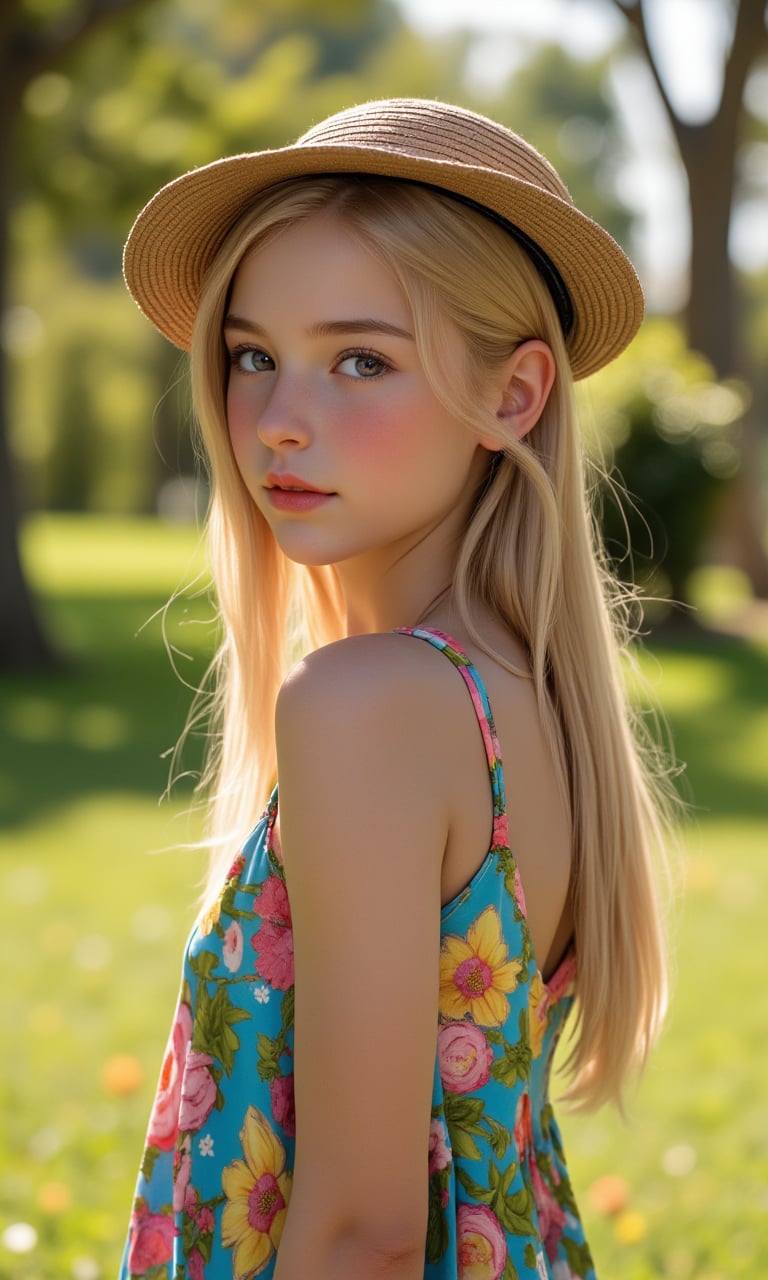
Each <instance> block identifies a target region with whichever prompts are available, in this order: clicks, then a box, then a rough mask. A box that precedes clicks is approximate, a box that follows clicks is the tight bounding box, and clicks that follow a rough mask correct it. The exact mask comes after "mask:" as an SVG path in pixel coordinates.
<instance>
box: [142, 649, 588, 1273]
mask: <svg viewBox="0 0 768 1280" xmlns="http://www.w3.org/2000/svg"><path fill="white" fill-rule="evenodd" d="M405 634H410V635H413V636H415V637H416V638H418V639H422V640H424V641H426V642H428V643H429V644H431V645H433V646H434V647H435V648H436V649H438V650H439V651H441V652H442V653H443V654H444V655H445V656H446V657H447V658H448V659H449V660H450V661H451V662H452V663H453V664H454V666H455V667H456V668H457V670H458V671H459V673H460V674H461V676H462V678H463V679H464V681H465V684H466V687H467V689H468V691H469V693H470V696H471V697H472V701H473V705H474V707H475V711H476V714H477V718H478V723H479V725H480V729H481V732H482V734H483V740H484V743H485V748H486V755H487V759H488V767H489V773H490V779H491V786H492V791H493V811H494V828H493V841H492V847H491V849H490V850H489V852H488V854H487V856H486V858H485V859H484V861H483V863H482V865H481V866H480V867H479V869H478V871H477V872H476V873H475V875H474V876H473V877H472V880H471V881H470V883H469V884H468V885H467V886H466V888H465V889H464V890H463V891H462V892H461V893H460V894H459V895H458V896H457V897H456V898H455V899H454V900H453V901H452V902H450V903H448V904H447V905H446V906H445V907H444V909H443V911H442V915H441V955H440V1000H439V1016H438V1027H437V1046H438V1047H437V1055H436V1061H435V1075H434V1088H433V1099H432V1118H431V1131H430V1142H429V1151H428V1152H426V1151H425V1153H424V1176H425V1178H426V1179H428V1184H429V1221H428V1229H427V1241H426V1253H425V1266H424V1277H425V1280H461V1278H462V1277H465V1278H469V1277H471V1278H472V1280H532V1278H533V1277H536V1278H537V1280H576V1278H579V1280H594V1271H593V1268H592V1262H591V1258H590V1254H589V1250H588V1248H587V1246H586V1243H585V1240H584V1234H583V1230H582V1226H581V1222H580V1219H579V1215H578V1211H577V1208H576V1204H575V1201H574V1198H573V1194H572V1191H571V1186H570V1182H569V1179H568V1173H567V1169H566V1164H565V1157H564V1154H563V1149H562V1143H561V1139H560V1133H559V1130H558V1127H557V1124H556V1121H555V1119H554V1116H553V1113H552V1108H551V1106H550V1102H549V1075H550V1068H551V1063H552V1057H553V1055H554V1051H555V1046H556V1044H557V1041H558V1038H559V1036H560V1034H561V1031H562V1028H563V1025H564V1023H565V1020H566V1018H567V1015H568V1012H569V1009H570V1007H571V1004H572V1000H573V982H574V977H575V960H574V956H573V953H569V954H568V955H567V956H566V958H565V959H564V961H563V962H562V964H561V965H560V967H559V969H558V970H557V972H556V973H555V974H554V976H553V977H552V978H551V979H550V981H549V983H546V984H545V983H544V982H543V980H542V976H541V973H540V971H539V970H538V968H537V966H536V962H535V959H534V955H533V947H532V943H531V938H530V933H529V930H528V926H527V922H526V916H525V900H524V896H523V890H522V885H521V884H520V877H519V873H518V870H517V867H516V864H515V860H514V857H513V855H512V852H511V849H510V847H509V839H508V822H507V810H506V797H505V790H504V773H503V767H502V761H501V753H500V750H499V744H498V740H497V737H496V731H495V727H494V723H493V716H492V714H491V708H490V706H489V703H488V697H487V693H486V690H485V686H484V684H483V681H482V679H481V678H480V675H479V673H478V672H477V670H476V669H475V668H474V666H473V665H472V663H471V662H470V660H469V658H468V657H467V655H466V654H465V653H464V652H463V651H462V650H461V648H460V647H459V645H457V644H456V643H455V641H453V640H451V639H450V638H449V637H447V636H445V635H443V634H441V633H440V632H436V631H433V630H426V629H414V630H411V631H408V632H405ZM276 819H277V789H275V791H274V793H273V795H272V797H271V799H270V802H269V805H268V806H267V809H266V810H265V813H264V815H263V816H262V818H261V820H260V821H259V823H258V824H257V826H256V828H255V829H254V831H253V832H252V834H251V835H250V837H249V838H248V840H247V841H246V843H245V845H244V847H243V849H242V852H241V854H240V855H239V856H238V858H237V859H236V860H235V863H234V865H233V866H232V868H231V869H230V872H229V874H228V876H227V878H226V881H225V883H224V886H223V889H222V892H221V895H220V897H219V899H218V901H217V903H216V904H215V906H214V908H213V909H212V910H211V911H210V912H208V914H207V915H206V916H205V917H204V918H203V919H201V920H200V921H199V922H198V924H197V925H196V926H195V928H194V929H193V931H192V934H191V937H190V939H189V943H188V947H187V951H186V955H185V960H184V970H183V980H182V987H181V993H180V997H179V1003H178V1006H177V1010H176V1016H175V1019H174V1023H173V1027H172V1030H171V1036H170V1041H169V1045H168V1051H167V1053H166V1057H165V1061H164V1063H163V1070H162V1073H161V1079H160V1083H159V1086H158V1092H157V1096H156V1100H155V1105H154V1108H153V1111H152V1116H151V1118H150V1124H149V1132H148V1135H147V1143H146V1148H145V1153H144V1159H143V1162H142V1166H141V1172H140V1175H139V1181H138V1187H137V1193H136V1200H135V1203H134V1208H133V1214H132V1217H131V1226H130V1232H129V1237H128V1242H127V1244H126V1250H125V1255H124V1258H123V1266H122V1269H121V1272H120V1277H121V1280H128V1278H129V1277H132V1278H136V1277H141V1278H142V1280H149V1278H151V1280H187V1278H189V1280H229V1278H230V1277H233V1276H234V1277H238V1280H246V1277H247V1278H250V1277H251V1276H255V1275H259V1276H263V1277H264V1278H265V1280H269V1277H271V1276H272V1275H273V1274H274V1267H275V1261H276V1249H277V1246H278V1243H279V1238H280V1233H281V1231H282V1225H283V1220H284V1217H285V1212H286V1206H287V1202H288V1199H289V1196H290V1185H291V1172H292V1169H293V1163H294V1150H295V1120H294V1112H293V1074H292V1071H293V937H292V932H291V921H290V907H289V902H288V895H287V892H286V888H285V879H284V874H283V867H282V860H281V853H280V846H279V836H278V832H277V828H276Z"/></svg>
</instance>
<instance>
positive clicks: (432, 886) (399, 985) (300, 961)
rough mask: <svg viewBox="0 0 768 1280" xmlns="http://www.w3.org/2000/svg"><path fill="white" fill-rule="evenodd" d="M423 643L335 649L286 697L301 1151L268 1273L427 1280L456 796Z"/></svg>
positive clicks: (282, 752)
mask: <svg viewBox="0 0 768 1280" xmlns="http://www.w3.org/2000/svg"><path fill="white" fill-rule="evenodd" d="M419 650H420V646H416V645H410V644H408V643H407V642H404V641H403V640H402V638H398V637H393V636H368V637H360V638H358V639H355V640H352V641H343V642H341V644H339V645H333V646H330V648H328V649H325V650H321V651H320V652H319V653H317V654H314V655H313V656H312V657H311V658H310V659H309V660H308V662H307V663H305V664H302V666H301V667H300V668H299V669H298V670H297V672H296V673H295V674H294V675H293V677H292V678H290V680H289V682H288V683H287V685H286V686H285V687H284V689H283V691H282V692H281V694H280V698H279V702H278V708H277V745H278V769H279V778H280V812H281V818H280V821H281V837H282V845H283V853H284V859H285V869H286V878H287V884H288V890H289V895H290V899H291V908H292V915H293V928H294V944H295V962H296V1028H295V1054H296V1062H295V1089H296V1130H297V1145H296V1166H295V1171H294V1183H293V1192H292V1196H291V1202H290V1207H289V1210H288V1215H287V1218H286V1226H285V1231H284V1234H283V1238H282V1241H281V1244H280V1248H279V1252H278V1262H277V1270H276V1273H275V1274H276V1280H374V1277H387V1278H388V1280H395V1278H396V1280H420V1277H421V1276H423V1269H424V1241H425V1237H426V1224H427V1152H428V1137H429V1124H430V1103H431V1091H432V1077H433V1070H434V1062H435V1040H436V1026H437V996H438V980H439V946H440V939H439V915H440V869H441V862H442V855H443V850H444V847H445V842H446V833H447V812H448V802H447V781H446V777H445V769H444V768H442V766H441V761H440V760H439V758H438V756H439V754H440V753H439V747H438V748H435V749H432V744H431V743H430V744H429V749H428V750H427V749H426V745H427V740H426V737H425V730H424V728H423V726H424V723H425V720H426V722H427V724H429V720H430V714H429V712H430V708H429V702H430V698H432V697H434V689H432V690H431V689H430V687H429V686H430V679H429V674H428V675H427V679H426V681H420V679H419V675H420V674H421V673H424V672H428V673H431V671H433V670H435V668H436V667H439V665H440V664H435V663H434V659H433V658H432V661H431V663H430V661H429V660H430V655H429V654H427V655H426V662H425V655H424V654H422V653H421V652H419ZM414 677H415V680H414ZM430 736H431V735H430Z"/></svg>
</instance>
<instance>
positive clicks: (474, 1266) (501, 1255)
mask: <svg viewBox="0 0 768 1280" xmlns="http://www.w3.org/2000/svg"><path fill="white" fill-rule="evenodd" d="M456 1225H457V1243H458V1257H459V1280H500V1277H501V1274H502V1272H503V1270H504V1266H505V1264H506V1261H507V1242H506V1240H505V1239H504V1232H503V1231H502V1229H501V1227H500V1225H499V1220H498V1218H497V1217H496V1215H495V1214H493V1213H491V1210H490V1209H489V1208H488V1207H487V1206H486V1205H484V1204H460V1205H459V1211H458V1214H457V1224H456Z"/></svg>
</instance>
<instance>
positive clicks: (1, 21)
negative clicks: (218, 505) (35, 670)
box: [0, 0, 402, 667]
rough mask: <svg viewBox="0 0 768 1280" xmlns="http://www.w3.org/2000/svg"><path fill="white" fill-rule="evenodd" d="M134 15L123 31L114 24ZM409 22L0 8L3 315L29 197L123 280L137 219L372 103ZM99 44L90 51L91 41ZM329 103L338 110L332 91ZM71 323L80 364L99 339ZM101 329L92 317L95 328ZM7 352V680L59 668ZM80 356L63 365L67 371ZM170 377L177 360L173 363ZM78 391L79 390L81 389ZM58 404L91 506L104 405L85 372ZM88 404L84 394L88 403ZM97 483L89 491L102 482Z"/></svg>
mask: <svg viewBox="0 0 768 1280" xmlns="http://www.w3.org/2000/svg"><path fill="white" fill-rule="evenodd" d="M118 15H121V16H122V20H121V21H120V22H112V23H110V22H107V21H106V19H109V18H117V17H118ZM398 25H402V24H401V20H400V19H399V17H398V16H397V13H396V10H395V9H394V7H393V6H392V5H390V4H389V2H388V0H366V3H362V4H361V3H359V0H326V2H325V3H324V5H323V8H322V12H321V13H319V12H318V8H317V5H316V3H315V0H263V2H262V3H261V4H260V5H259V6H254V5H253V4H252V3H251V0H229V2H228V3H227V4H226V5H221V6H216V7H215V8H214V9H210V8H208V7H207V6H201V5H200V4H199V3H197V0H174V2H173V3H165V4H162V5H160V4H157V3H154V4H150V3H148V0H80V2H79V3H78V2H77V0H3V3H2V7H1V9H0V67H1V70H0V311H1V312H2V314H3V316H4V317H6V316H7V309H6V308H7V297H8V263H9V252H8V246H9V222H10V216H11V213H12V210H13V209H14V207H15V206H16V204H17V202H18V200H19V196H20V192H21V191H22V189H23V190H24V192H25V193H26V194H27V196H28V195H29V193H30V192H34V198H33V200H32V202H31V203H32V205H33V206H34V204H35V200H36V201H37V207H38V209H39V208H40V207H41V206H42V207H43V208H44V209H45V210H46V211H47V213H48V216H49V218H50V212H51V211H53V213H54V214H55V218H56V224H57V233H58V234H59V235H63V234H67V235H68V237H69V244H70V249H71V252H72V253H73V254H74V256H75V258H76V260H77V263H78V266H79V268H80V271H81V273H82V274H83V276H84V277H86V278H89V279H90V280H91V281H95V282H98V281H100V280H101V281H103V280H108V279H113V278H115V277H116V276H117V275H118V274H119V253H120V245H121V243H122V240H123V239H124V236H125V230H126V228H127V227H128V226H129V225H130V220H131V217H132V216H133V213H134V212H135V210H136V209H138V208H139V207H140V206H141V205H142V204H143V203H144V200H145V199H146V198H147V196H148V195H149V194H151V193H152V192H153V191H154V190H156V189H157V187H158V186H160V185H161V184H162V183H163V182H165V181H167V180H168V179H169V178H171V177H172V176H175V174H176V173H178V172H179V171H180V170H183V169H184V168H191V167H193V166H194V165H196V164H200V163H204V162H205V161H207V160H210V159H211V158H212V156H214V155H217V154H221V153H222V152H225V151H237V150H253V149H258V148H260V147H268V146H274V145H279V144H280V143H282V142H283V141H285V139H286V138H287V137H291V136H295V134H296V133H297V132H299V131H300V130H301V129H302V128H304V127H305V126H306V123H307V117H308V114H309V116H310V118H311V115H312V114H313V111H312V108H313V106H314V105H317V106H319V107H320V110H319V111H318V113H317V114H319V115H322V114H324V113H325V110H326V109H327V107H326V102H325V101H324V98H327V97H328V96H329V86H331V85H333V86H334V88H335V101H334V102H333V103H332V105H333V106H336V105H339V97H341V96H342V95H343V97H344V98H345V99H346V100H349V99H350V98H352V97H354V96H357V97H364V96H366V95H365V87H364V86H363V83H362V81H361V80H360V79H358V77H357V74H353V72H355V73H357V72H359V62H360V56H361V51H362V50H363V49H375V48H376V45H377V43H378V42H383V43H384V44H386V40H387V38H388V36H389V34H390V33H391V32H392V31H393V30H394V29H395V28H397V27H398ZM86 37H88V38H86ZM330 96H334V92H333V89H331V90H330ZM74 321H75V317H73V323H72V325H71V332H70V333H69V338H68V343H67V347H68V350H69V355H70V357H72V358H79V357H75V352H76V351H78V350H79V351H81V352H82V349H83V343H84V341H85V334H84V332H83V331H82V329H78V327H77V323H80V324H81V325H82V324H83V320H82V317H80V318H79V319H78V322H77V323H76V322H74ZM90 324H91V327H92V328H93V318H91V321H90ZM4 354H5V352H4V349H3V350H2V351H0V615H1V616H2V619H3V626H2V629H1V631H0V666H3V667H15V666H27V665H33V664H43V663H46V662H50V661H51V660H52V654H51V650H50V646H49V645H48V643H47V641H46V638H45V636H44V635H43V633H42V630H41V627H40V624H39V621H38V618H37V615H36V612H35V609H34V606H33V603H32V600H31V598H30V594H29V591H28V588H27V586H26V584H25V581H24V577H23V573H22V569H21V564H20V559H19V550H18V521H19V510H18V502H17V497H16V488H15V486H14V484H13V478H12V466H11V458H10V450H9V448H8V422H7V405H8V395H7V366H6V364H5V362H4V359H3V357H4ZM65 359H66V352H64V351H62V353H60V366H59V367H61V364H62V363H63V362H64V361H65ZM158 364H163V366H164V368H165V369H166V371H167V370H168V369H169V367H170V365H169V359H168V358H166V359H165V360H164V361H161V360H160V358H158ZM76 383H77V384H78V385H77V386H76V385H75V384H76ZM68 385H69V393H68V394H67V395H63V396H61V397H57V410H56V412H57V417H58V419H59V423H60V424H63V426H64V430H63V432H62V441H61V444H60V446H59V447H58V448H57V450H56V453H57V457H58V459H59V460H60V461H61V462H62V466H63V470H64V472H65V473H66V474H64V475H63V476H62V477H61V480H62V483H61V485H60V486H59V502H60V503H62V502H63V503H65V504H71V503H72V502H73V501H74V500H75V498H76V497H77V496H78V495H79V496H80V498H82V497H84V496H86V495H87V494H88V493H89V491H90V490H89V484H90V481H91V480H92V479H93V474H94V473H93V469H92V467H91V460H90V458H89V457H88V456H87V451H86V450H83V449H79V450H73V449H71V448H69V449H68V448H67V447H66V445H65V443H64V437H67V436H68V437H69V438H70V440H71V438H73V437H77V436H79V433H80V432H81V431H82V427H83V423H82V422H80V421H78V418H79V417H80V416H81V415H82V414H83V412H84V411H85V412H87V409H88V404H89V399H88V397H87V396H86V395H85V394H84V393H85V391H86V390H87V389H88V390H92V388H86V386H85V381H84V377H83V378H81V376H80V374H79V373H78V374H76V373H75V372H74V371H72V373H71V375H70V376H69V378H68ZM81 393H83V394H81ZM158 424H159V433H160V435H161V437H162V439H161V441H160V442H159V443H160V447H161V450H163V451H165V452H166V453H169V454H170V455H172V454H173V452H174V450H175V447H176V442H175V441H173V440H172V439H171V438H170V437H171V436H172V434H173V432H172V422H171V415H170V414H164V413H163V412H161V414H160V415H159V418H158ZM89 473H90V478H89Z"/></svg>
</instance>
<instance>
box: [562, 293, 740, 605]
mask: <svg viewBox="0 0 768 1280" xmlns="http://www.w3.org/2000/svg"><path fill="white" fill-rule="evenodd" d="M579 395H580V397H582V399H583V400H584V401H585V402H586V407H587V412H586V414H585V415H584V421H585V423H586V424H587V425H589V424H590V423H592V424H593V431H594V440H593V441H591V442H590V443H591V448H592V450H593V451H594V452H595V453H597V454H598V456H601V455H603V454H604V452H605V446H606V444H607V445H608V448H609V449H610V455H611V456H610V459H609V463H610V464H611V465H612V466H615V468H616V470H617V471H618V474H619V477H620V480H621V484H622V486H623V485H624V484H625V483H626V484H627V485H628V487H629V500H627V497H626V494H625V493H624V492H623V488H622V489H620V490H619V492H618V493H616V492H615V491H614V489H613V486H612V485H611V484H610V483H609V484H608V485H601V504H600V506H601V513H600V514H601V525H602V533H603V540H604V543H605V546H606V550H607V552H608V555H609V556H610V558H611V560H612V561H613V564H614V567H615V569H616V570H617V572H618V573H619V575H620V576H621V577H623V578H625V579H626V580H627V581H629V582H637V583H638V584H639V585H640V586H641V587H642V589H643V593H644V595H650V596H651V598H654V597H656V598H657V599H658V598H661V599H665V600H666V599H671V600H675V601H681V600H685V599H686V597H687V593H688V592H687V589H688V580H689V578H690V575H691V573H692V572H693V571H694V570H695V569H697V568H698V567H699V566H700V565H701V563H702V561H703V559H704V556H705V554H706V552H707V548H708V543H709V540H710V537H711V530H712V524H713V521H714V520H715V519H716V517H717V515H718V512H719V510H720V509H721V508H722V505H723V503H724V501H726V500H727V497H728V495H729V493H730V490H731V487H732V483H733V477H734V476H735V475H736V473H737V471H738V466H739V436H740V430H741V424H742V422H743V417H744V410H745V407H746V402H747V401H746V397H745V392H744V388H743V386H742V385H741V384H739V383H734V382H722V381H718V380H717V379H716V378H715V375H714V371H713V369H712V366H711V365H710V364H709V362H708V361H707V360H705V358H704V357H703V356H701V355H699V354H698V353H696V352H694V351H692V350H691V349H690V348H689V347H688V346H687V345H686V339H685V336H684V334H683V332H682V329H681V327H680V325H679V324H678V323H676V322H675V321H673V320H670V319H662V318H651V319H649V320H647V321H646V323H645V324H644V325H643V328H642V329H641V331H640V333H639V335H638V337H637V338H636V339H635V341H634V342H633V343H632V346H631V347H630V348H629V350H628V351H627V352H626V353H625V354H624V355H623V356H622V357H621V359H620V360H616V361H614V362H613V363H612V364H610V365H608V366H607V368H605V369H603V370H601V371H600V373H598V374H595V376H594V378H593V379H590V385H589V386H588V387H587V388H583V389H582V388H580V389H579ZM627 544H629V547H630V548H631V552H629V553H628V551H627ZM687 616H688V615H686V614H678V617H679V618H686V617H687Z"/></svg>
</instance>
